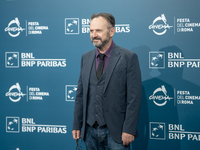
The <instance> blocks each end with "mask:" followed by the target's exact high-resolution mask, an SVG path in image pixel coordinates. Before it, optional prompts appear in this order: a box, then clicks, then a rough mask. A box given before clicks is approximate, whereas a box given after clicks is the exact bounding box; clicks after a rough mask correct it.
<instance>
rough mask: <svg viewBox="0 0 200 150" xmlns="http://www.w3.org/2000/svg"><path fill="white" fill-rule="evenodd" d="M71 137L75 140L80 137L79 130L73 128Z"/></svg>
mask: <svg viewBox="0 0 200 150" xmlns="http://www.w3.org/2000/svg"><path fill="white" fill-rule="evenodd" d="M72 135H73V139H75V140H77V139H80V138H81V131H80V130H73V131H72Z"/></svg>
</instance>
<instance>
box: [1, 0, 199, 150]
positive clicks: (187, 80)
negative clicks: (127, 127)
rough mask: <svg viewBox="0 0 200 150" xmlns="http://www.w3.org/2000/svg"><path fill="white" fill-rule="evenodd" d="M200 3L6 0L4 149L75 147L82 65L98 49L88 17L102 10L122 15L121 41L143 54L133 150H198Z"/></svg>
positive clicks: (119, 21) (3, 7)
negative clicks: (75, 112) (76, 103)
mask: <svg viewBox="0 0 200 150" xmlns="http://www.w3.org/2000/svg"><path fill="white" fill-rule="evenodd" d="M199 6H200V2H199V1H195V0H182V1H181V0H176V1H174V0H168V1H166V0H161V1H157V0H151V1H149V0H102V1H96V0H86V1H82V0H74V1H71V0H57V1H56V0H54V1H53V0H34V1H33V0H7V1H6V0H1V1H0V61H1V63H0V69H1V71H0V74H1V76H0V80H1V81H0V83H1V84H0V149H1V150H73V149H75V148H76V141H75V140H73V139H72V134H71V132H72V122H73V110H74V99H75V94H76V90H77V82H78V77H79V72H80V60H81V55H82V54H83V53H85V52H87V51H89V50H91V49H93V48H94V47H93V45H92V43H91V41H90V37H89V24H90V20H89V18H90V16H91V15H92V14H93V13H99V12H109V13H111V14H113V15H114V16H115V18H116V26H115V29H116V33H115V35H114V42H115V43H116V44H117V45H119V46H122V47H124V48H127V49H129V50H131V51H133V52H135V53H137V55H138V57H139V62H140V67H141V72H142V81H143V96H142V106H141V112H140V118H139V123H138V130H139V134H140V136H139V138H137V139H136V140H135V141H134V142H133V144H131V149H134V150H161V149H162V150H169V149H170V150H191V149H198V147H200V127H199V124H200V120H199V118H200V109H199V106H200V80H199V73H200V71H199V68H200V50H199V47H200V41H199V39H200V16H199V14H200V9H199ZM113 94H114V93H113ZM81 146H82V147H83V149H85V146H84V144H83V143H82V144H81Z"/></svg>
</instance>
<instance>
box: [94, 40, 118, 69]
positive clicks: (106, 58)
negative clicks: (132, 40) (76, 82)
mask: <svg viewBox="0 0 200 150" xmlns="http://www.w3.org/2000/svg"><path fill="white" fill-rule="evenodd" d="M113 47H114V42H113V41H112V44H111V45H110V47H109V48H108V50H107V51H106V52H105V53H104V54H105V55H106V56H105V57H104V67H103V72H104V70H105V69H106V67H107V66H108V63H109V59H110V56H111V52H112V50H113ZM99 53H100V52H99V51H98V49H97V50H96V71H97V68H98V65H99V62H100V58H99Z"/></svg>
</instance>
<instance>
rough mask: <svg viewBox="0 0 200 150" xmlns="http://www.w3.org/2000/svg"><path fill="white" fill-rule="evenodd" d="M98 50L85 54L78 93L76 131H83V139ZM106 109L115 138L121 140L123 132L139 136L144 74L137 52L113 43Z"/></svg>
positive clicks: (107, 83)
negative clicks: (91, 80) (90, 85)
mask: <svg viewBox="0 0 200 150" xmlns="http://www.w3.org/2000/svg"><path fill="white" fill-rule="evenodd" d="M95 54H96V49H94V50H92V51H89V52H87V53H85V54H83V56H82V59H81V71H80V77H79V81H78V89H77V92H76V100H75V108H74V121H73V130H80V129H81V128H82V127H83V129H82V136H83V140H84V136H85V127H86V112H87V99H88V98H87V96H88V89H89V88H88V86H89V78H90V72H91V70H92V63H93V61H94V59H95ZM104 73H106V76H105V83H104V90H103V95H104V101H103V110H104V116H105V121H106V124H107V127H108V130H109V132H110V134H111V136H112V138H113V139H114V140H115V141H116V142H118V143H122V140H121V135H122V132H126V133H130V134H132V135H135V136H136V137H137V136H138V134H137V123H138V118H139V110H140V104H141V96H142V82H141V73H140V67H139V62H138V57H137V55H136V54H135V53H134V52H132V51H129V50H126V49H124V48H122V47H119V46H116V45H114V47H113V50H112V53H111V57H110V60H109V64H108V66H107V68H106V71H105V72H104Z"/></svg>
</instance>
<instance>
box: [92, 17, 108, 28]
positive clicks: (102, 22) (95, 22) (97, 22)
mask: <svg viewBox="0 0 200 150" xmlns="http://www.w3.org/2000/svg"><path fill="white" fill-rule="evenodd" d="M104 26H105V27H107V26H108V22H107V20H106V19H105V18H103V17H97V18H94V19H92V21H91V22H90V27H104Z"/></svg>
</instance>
